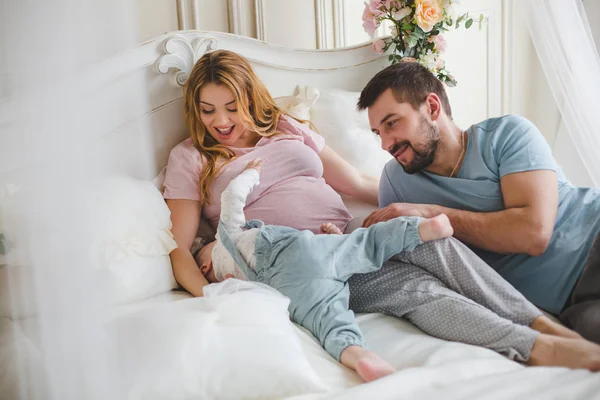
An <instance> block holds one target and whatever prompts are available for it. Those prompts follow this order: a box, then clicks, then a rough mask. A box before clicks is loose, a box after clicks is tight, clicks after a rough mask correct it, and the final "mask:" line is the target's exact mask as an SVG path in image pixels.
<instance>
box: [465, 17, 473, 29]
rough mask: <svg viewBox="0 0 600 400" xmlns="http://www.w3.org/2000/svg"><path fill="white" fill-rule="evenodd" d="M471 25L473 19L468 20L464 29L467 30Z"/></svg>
mask: <svg viewBox="0 0 600 400" xmlns="http://www.w3.org/2000/svg"><path fill="white" fill-rule="evenodd" d="M471 25H473V18H469V19H468V20H467V22H466V23H465V28H467V29H469V28H470V27H471Z"/></svg>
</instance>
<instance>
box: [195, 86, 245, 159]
mask: <svg viewBox="0 0 600 400" xmlns="http://www.w3.org/2000/svg"><path fill="white" fill-rule="evenodd" d="M199 102H200V104H199V107H200V119H201V121H202V123H203V124H204V126H206V129H207V130H208V133H209V134H210V135H211V136H212V137H213V138H214V139H215V140H216V141H217V142H219V143H220V144H222V145H225V146H228V147H251V146H252V145H253V141H252V137H253V135H252V134H251V132H249V131H248V130H247V129H246V128H245V127H244V124H243V122H242V120H241V118H240V114H239V113H238V109H237V107H238V104H237V103H238V102H237V99H236V98H235V97H234V96H233V93H232V92H231V90H229V88H228V87H227V86H225V85H218V84H215V83H208V84H206V85H205V86H204V87H203V88H202V89H200V99H199Z"/></svg>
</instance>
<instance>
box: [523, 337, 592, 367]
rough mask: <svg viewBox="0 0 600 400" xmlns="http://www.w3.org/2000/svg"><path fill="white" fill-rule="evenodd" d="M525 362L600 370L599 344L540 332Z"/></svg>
mask: <svg viewBox="0 0 600 400" xmlns="http://www.w3.org/2000/svg"><path fill="white" fill-rule="evenodd" d="M527 364H530V365H543V366H550V367H567V368H573V369H588V370H590V371H600V346H599V345H597V344H594V343H591V342H588V341H586V340H581V339H570V338H563V337H558V336H551V335H546V334H540V335H538V337H537V338H536V340H535V342H534V344H533V348H532V349H531V355H530V357H529V360H527Z"/></svg>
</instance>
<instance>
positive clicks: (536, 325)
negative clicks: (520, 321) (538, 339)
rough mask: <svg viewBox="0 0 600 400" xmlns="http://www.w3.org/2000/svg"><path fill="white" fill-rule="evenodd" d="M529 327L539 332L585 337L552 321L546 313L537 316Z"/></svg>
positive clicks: (577, 337) (568, 336)
mask: <svg viewBox="0 0 600 400" xmlns="http://www.w3.org/2000/svg"><path fill="white" fill-rule="evenodd" d="M529 327H530V328H531V329H534V330H536V331H538V332H541V333H545V334H548V335H554V336H561V337H565V338H572V339H583V338H582V337H581V335H580V334H579V333H577V332H575V331H572V330H570V329H569V328H567V327H566V326H562V325H561V324H559V323H556V322H554V321H552V320H551V319H550V318H548V317H546V316H545V315H540V316H539V317H537V318H536V319H535V320H534V321H533V322H532V324H531V325H529Z"/></svg>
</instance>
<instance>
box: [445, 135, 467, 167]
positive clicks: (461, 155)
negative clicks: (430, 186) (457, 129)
mask: <svg viewBox="0 0 600 400" xmlns="http://www.w3.org/2000/svg"><path fill="white" fill-rule="evenodd" d="M464 154H465V132H464V131H462V132H461V133H460V156H458V161H457V162H456V165H455V166H454V169H453V170H452V172H451V173H450V175H448V178H451V177H452V175H454V173H455V172H456V168H458V164H460V160H462V157H463V155H464Z"/></svg>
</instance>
